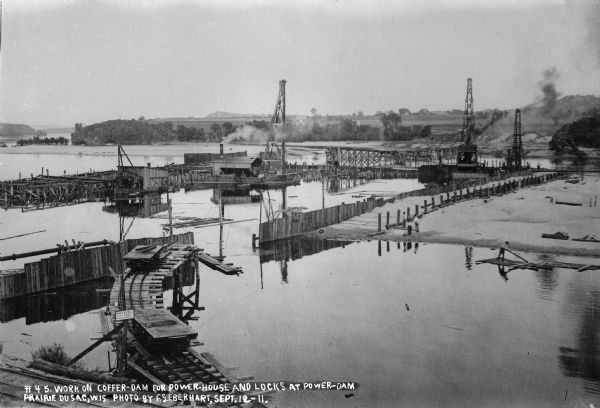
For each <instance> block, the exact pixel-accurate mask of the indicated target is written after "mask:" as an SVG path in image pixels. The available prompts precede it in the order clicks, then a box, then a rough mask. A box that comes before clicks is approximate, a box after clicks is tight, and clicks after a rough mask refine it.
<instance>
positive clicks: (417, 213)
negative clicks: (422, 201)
mask: <svg viewBox="0 0 600 408" xmlns="http://www.w3.org/2000/svg"><path fill="white" fill-rule="evenodd" d="M417 215H419V204H415V217H416V216H417Z"/></svg>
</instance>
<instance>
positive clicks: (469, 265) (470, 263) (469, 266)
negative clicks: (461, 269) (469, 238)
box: [465, 246, 473, 271]
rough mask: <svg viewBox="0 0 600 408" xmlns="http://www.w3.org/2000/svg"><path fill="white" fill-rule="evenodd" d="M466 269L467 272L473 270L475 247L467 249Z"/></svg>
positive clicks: (467, 247)
mask: <svg viewBox="0 0 600 408" xmlns="http://www.w3.org/2000/svg"><path fill="white" fill-rule="evenodd" d="M465 267H466V268H467V270H469V271H470V270H471V269H473V247H471V246H466V247H465Z"/></svg>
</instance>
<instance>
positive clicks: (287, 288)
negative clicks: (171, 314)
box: [0, 147, 600, 407]
mask: <svg viewBox="0 0 600 408" xmlns="http://www.w3.org/2000/svg"><path fill="white" fill-rule="evenodd" d="M88 149H89V148H88ZM102 149H104V150H109V149H110V148H107V147H103V148H102ZM136 149H138V148H137V147H134V148H133V149H128V151H130V150H133V151H134V153H135V152H136ZM139 149H140V152H142V149H147V150H144V152H146V153H144V154H140V155H132V159H134V160H137V161H138V162H137V163H136V162H134V164H143V163H146V162H151V163H152V164H153V165H159V164H164V163H166V162H172V161H175V162H181V161H180V160H179V159H178V157H179V156H176V155H173V154H171V152H168V151H167V152H163V151H161V150H160V147H150V148H148V147H143V148H142V147H140V148H139ZM217 149H218V147H217ZM92 150H93V149H92ZM115 150H116V149H115ZM317 156H318V155H317ZM311 159H314V156H313V154H312V153H310V154H308V155H307V156H306V157H299V160H298V161H299V162H301V161H310V160H311ZM317 159H318V158H317ZM317 159H315V160H317ZM79 160H82V162H79ZM93 160H95V161H94V162H92V161H93ZM0 161H1V162H2V165H1V169H2V178H12V177H13V176H14V172H15V171H18V170H17V169H23V170H22V171H23V172H24V173H25V172H26V171H27V172H34V173H39V170H37V171H36V170H34V169H37V168H38V167H41V166H45V167H47V168H50V171H51V174H52V169H53V168H56V169H62V168H64V169H65V170H67V173H70V172H75V170H78V171H84V170H86V169H89V168H93V169H95V170H101V169H109V168H114V165H115V161H116V160H115V157H114V155H112V156H104V155H90V156H83V155H82V156H79V155H73V154H59V153H57V154H48V155H45V154H40V157H38V158H36V157H35V154H31V155H21V154H10V155H6V154H3V155H0ZM7 166H9V168H10V170H7ZM59 166H62V167H59ZM30 169H31V170H30ZM10 172H12V173H10ZM8 174H10V175H8ZM420 187H421V185H420V184H419V183H417V182H416V180H374V181H372V182H369V183H367V184H357V185H356V186H351V188H350V189H345V190H343V191H340V192H338V193H336V194H326V196H325V204H326V206H331V205H335V204H339V203H341V202H352V201H355V200H358V199H360V198H358V197H356V196H360V195H364V194H372V193H375V194H382V195H386V194H389V192H391V191H395V192H402V191H409V190H413V189H415V188H420ZM212 194H213V192H212V191H211V190H201V191H193V192H188V193H185V192H183V191H181V192H179V193H175V194H172V198H173V214H174V216H175V217H178V216H191V217H217V216H218V209H217V205H216V204H214V203H213V202H211V200H210V199H211V197H212ZM321 194H322V188H321V183H318V182H314V183H303V184H301V185H300V186H297V187H291V188H288V189H287V196H288V206H299V207H300V206H301V207H306V208H307V209H315V208H320V207H321V205H322V204H321V203H322V195H321ZM270 196H271V199H272V200H273V201H272V203H273V206H274V207H275V208H278V206H279V205H280V203H281V191H274V192H271V193H270ZM352 196H355V197H352ZM102 206H103V204H102V203H86V204H80V205H75V206H70V207H60V208H55V209H49V210H43V211H33V212H25V213H23V212H20V211H19V210H9V211H0V238H2V237H5V236H9V235H15V234H20V233H27V232H32V231H37V230H46V232H43V233H39V234H34V235H30V236H25V237H21V238H14V239H9V240H4V241H0V253H2V254H7V253H13V252H22V251H28V250H34V249H40V248H46V247H52V246H54V245H55V244H56V243H61V242H63V241H64V240H65V239H68V240H71V239H75V240H80V241H95V240H98V239H113V240H116V239H118V236H119V217H118V215H117V214H114V213H108V212H104V211H102ZM260 208H261V204H260V203H245V204H228V205H226V206H225V217H226V218H230V219H233V220H238V221H240V220H247V221H244V222H239V223H234V224H227V225H225V226H224V234H223V241H224V248H223V251H224V254H225V256H226V262H232V263H234V264H235V265H238V266H242V267H243V271H244V273H243V274H241V275H239V276H225V275H221V274H220V273H218V272H216V271H212V270H210V269H208V268H206V267H201V268H202V269H201V304H202V305H203V306H205V307H206V311H203V312H199V313H198V315H199V320H197V321H191V322H190V324H191V326H192V327H193V328H194V329H196V330H198V331H199V337H198V338H199V340H200V341H202V342H204V343H205V345H204V346H203V347H201V348H200V349H199V350H200V351H208V352H211V353H212V354H214V355H215V356H216V357H217V358H218V359H219V360H221V361H222V362H223V363H225V365H237V366H239V367H240V374H241V375H253V376H254V377H255V378H256V380H258V381H321V380H325V381H334V382H335V381H356V382H358V383H360V387H359V388H358V389H357V390H354V391H350V392H348V391H316V392H315V391H312V392H309V391H301V392H285V393H279V394H277V395H276V397H275V401H273V405H274V406H275V405H276V406H279V407H312V406H314V407H325V406H327V407H332V406H333V407H363V406H377V407H379V406H381V407H396V406H450V407H465V406H467V407H468V406H471V407H481V406H507V405H510V406H569V407H571V406H572V407H579V406H586V407H589V406H590V404H596V406H598V405H597V403H598V401H599V400H600V358H599V356H600V319H599V317H598V316H600V278H599V276H598V274H597V273H596V272H593V271H587V272H583V273H577V272H574V271H571V270H562V269H555V270H552V271H538V272H534V271H519V270H516V271H513V272H510V273H509V274H508V275H507V276H503V275H500V274H499V271H498V268H497V267H496V266H494V265H486V264H482V265H477V264H475V261H476V260H477V259H483V258H489V257H491V256H494V255H495V254H496V252H494V251H492V250H490V249H488V248H465V247H463V246H456V245H431V244H428V245H426V244H420V245H418V246H416V245H411V246H410V247H407V246H405V245H403V244H400V245H399V244H397V243H392V242H390V243H387V242H379V241H370V242H352V243H344V244H343V245H342V243H339V242H337V243H329V244H327V245H324V247H325V248H329V249H326V250H323V251H322V252H317V249H315V248H321V249H322V247H323V245H321V246H319V245H317V244H315V243H314V242H312V241H311V240H301V241H295V242H294V243H293V244H292V245H291V246H290V247H292V248H303V251H302V253H303V254H304V256H302V257H301V258H297V256H298V252H296V253H295V254H293V255H292V256H290V255H289V254H288V256H287V260H286V256H285V254H284V255H281V254H278V253H277V252H273V251H269V252H265V253H263V254H262V256H261V254H260V251H258V250H256V251H254V250H253V249H252V245H251V235H252V233H257V232H258V218H259V217H260V215H259V213H260ZM165 214H166V213H163V214H159V217H160V216H163V217H164V215H165ZM159 217H156V218H137V219H135V220H134V219H132V218H127V219H126V223H127V225H129V223H131V222H132V224H131V228H130V230H129V232H128V235H127V237H128V238H137V237H144V236H160V235H161V234H162V227H161V224H164V223H166V220H165V219H164V218H159ZM184 231H193V232H194V236H195V242H196V244H197V245H198V246H199V247H201V248H204V249H205V250H206V251H207V252H209V253H211V254H217V253H218V246H219V227H218V226H211V227H203V228H193V227H190V228H185V229H178V230H175V233H178V232H184ZM312 252H315V253H312ZM311 253H312V254H311ZM540 256H541V255H536V254H529V257H530V258H537V257H540ZM292 258H296V259H292ZM561 259H565V260H566V261H567V262H568V261H569V260H568V258H561ZM261 260H262V263H261ZM588 261H589V262H586V260H582V259H581V258H579V259H577V262H580V263H594V260H588ZM596 263H597V262H596ZM22 264H23V260H20V261H14V262H4V263H2V264H1V265H0V268H2V269H10V268H16V267H20V266H22ZM98 287H110V281H108V280H105V281H102V282H96V283H94V284H92V285H85V286H81V287H77V288H73V289H69V290H67V291H56V292H53V293H52V294H46V295H35V296H30V297H28V298H26V299H20V300H18V301H8V302H3V303H0V311H1V313H0V316H1V317H2V318H1V320H2V323H0V342H2V347H3V351H4V352H5V353H7V354H12V355H20V356H23V357H28V356H29V355H30V353H31V352H32V351H34V350H35V349H37V348H38V347H39V346H41V345H47V344H51V343H54V342H57V343H61V344H63V345H64V346H65V349H66V350H67V351H68V352H69V354H71V355H74V354H76V353H78V352H79V351H81V350H82V349H83V348H85V347H86V346H87V345H89V344H90V342H91V341H90V338H92V337H98V336H99V334H98V332H99V331H100V324H99V320H98V316H97V314H93V313H90V311H94V310H100V309H101V308H102V307H103V305H105V304H106V302H107V298H106V297H107V295H106V294H101V293H96V291H95V289H96V288H98ZM169 299H170V293H167V294H166V295H165V302H166V303H168V302H169ZM108 350H109V345H105V346H101V347H99V348H98V349H96V350H95V351H94V352H92V353H91V354H90V355H88V356H87V357H86V358H85V359H84V362H85V363H86V365H87V366H89V367H95V366H99V367H102V368H104V369H106V367H107V352H108ZM111 358H112V361H113V362H114V354H113V355H112V356H111ZM350 394H352V395H350Z"/></svg>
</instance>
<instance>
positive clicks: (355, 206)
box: [258, 171, 556, 244]
mask: <svg viewBox="0 0 600 408" xmlns="http://www.w3.org/2000/svg"><path fill="white" fill-rule="evenodd" d="M551 176H552V177H556V176H555V175H554V174H552V175H550V174H544V175H537V176H534V175H532V174H531V172H526V171H521V172H513V173H510V174H504V175H500V176H495V177H488V178H483V179H480V180H477V181H472V182H468V183H455V184H451V185H446V186H437V187H429V188H423V189H419V190H413V191H408V192H405V193H400V194H398V195H396V196H395V197H391V198H388V199H384V198H381V197H380V198H375V197H369V198H366V199H364V200H362V201H357V202H355V203H349V204H346V203H342V204H340V205H336V206H334V207H329V208H324V209H320V210H314V211H307V212H293V213H291V214H288V215H287V216H285V217H282V218H278V219H276V220H272V221H267V222H263V223H261V224H260V225H259V235H258V240H259V243H260V244H262V243H265V242H272V241H277V240H280V239H286V238H291V237H296V236H300V235H304V234H306V233H308V232H312V231H316V230H318V229H320V228H324V227H327V226H330V225H334V224H339V223H341V222H343V221H346V220H348V219H350V218H352V217H356V216H358V215H361V214H364V213H365V212H369V211H372V210H373V209H374V208H376V207H382V206H383V205H385V204H387V203H393V202H395V200H397V199H400V200H401V199H404V198H407V197H416V196H432V197H435V196H437V195H440V194H446V197H447V200H446V201H448V199H450V192H453V194H459V197H460V198H459V199H462V191H463V190H464V189H465V188H466V189H467V193H466V196H467V197H469V198H472V196H473V194H478V195H482V196H483V195H484V194H488V193H487V191H488V190H489V189H490V188H495V189H497V188H500V187H498V186H494V187H487V188H482V187H481V185H484V184H487V183H489V182H492V181H501V180H506V179H508V178H511V177H524V178H523V179H521V180H520V181H518V182H517V181H515V180H512V181H510V182H506V183H504V184H503V185H502V186H504V185H506V187H501V188H508V184H509V183H512V185H516V184H515V183H519V185H520V186H521V187H522V186H526V185H530V184H531V183H540V182H542V181H541V180H542V179H544V180H547V179H548V178H549V177H551ZM477 186H480V187H479V189H478V190H477V189H476V187H477ZM515 188H516V187H515ZM459 191H460V193H459ZM493 191H494V193H493V194H495V191H496V190H493ZM453 197H454V196H453ZM442 200H443V197H442ZM432 205H433V206H435V205H436V204H435V198H433V202H432V204H428V203H427V201H426V200H425V204H424V206H425V207H424V211H427V210H428V207H429V208H431V206H432ZM416 211H418V209H417V210H416ZM409 214H410V212H409ZM388 225H389V222H388Z"/></svg>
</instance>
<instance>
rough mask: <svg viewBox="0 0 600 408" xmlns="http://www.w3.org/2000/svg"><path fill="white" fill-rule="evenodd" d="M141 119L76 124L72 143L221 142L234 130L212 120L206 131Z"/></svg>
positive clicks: (229, 123) (199, 128) (72, 134)
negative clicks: (86, 124)
mask: <svg viewBox="0 0 600 408" xmlns="http://www.w3.org/2000/svg"><path fill="white" fill-rule="evenodd" d="M142 118H143V117H140V119H139V120H135V119H131V120H123V119H116V120H109V121H106V122H101V123H95V124H93V125H89V126H83V124H81V123H76V124H75V131H74V132H73V133H71V142H72V143H73V144H74V145H105V144H110V143H113V144H124V145H132V144H152V143H168V142H175V141H178V142H220V141H221V140H223V138H224V137H225V136H227V135H228V134H230V133H233V132H234V131H235V127H234V126H233V125H232V124H231V122H224V123H216V122H215V123H212V124H211V125H210V128H209V130H208V131H206V130H205V129H204V128H203V127H191V126H189V127H188V126H184V125H177V127H174V126H173V123H171V122H161V123H148V122H146V121H145V120H143V119H142Z"/></svg>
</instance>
